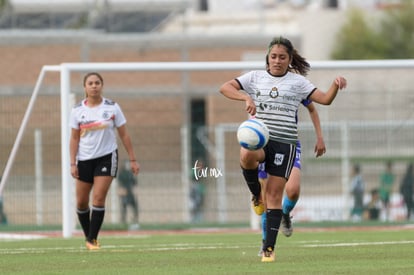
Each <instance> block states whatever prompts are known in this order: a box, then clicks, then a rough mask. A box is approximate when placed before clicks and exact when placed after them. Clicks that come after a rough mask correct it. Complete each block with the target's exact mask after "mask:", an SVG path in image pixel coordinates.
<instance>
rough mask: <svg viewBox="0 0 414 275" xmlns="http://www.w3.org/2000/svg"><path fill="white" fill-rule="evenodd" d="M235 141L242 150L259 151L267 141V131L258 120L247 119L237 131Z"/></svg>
mask: <svg viewBox="0 0 414 275" xmlns="http://www.w3.org/2000/svg"><path fill="white" fill-rule="evenodd" d="M237 140H238V141H239V144H240V145H241V146H242V147H243V148H246V149H248V150H251V151H254V150H258V149H261V148H263V147H264V146H265V145H266V144H267V142H268V141H269V129H268V128H267V126H266V125H265V124H264V123H263V121H261V120H259V119H255V118H251V119H248V120H246V121H244V122H242V124H240V126H239V128H238V129H237Z"/></svg>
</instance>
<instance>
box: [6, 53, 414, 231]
mask: <svg viewBox="0 0 414 275" xmlns="http://www.w3.org/2000/svg"><path fill="white" fill-rule="evenodd" d="M310 64H311V67H312V71H315V70H316V71H317V70H328V69H341V70H342V69H349V70H353V69H356V70H365V69H382V70H385V69H395V68H398V69H413V68H414V60H412V59H410V60H353V61H314V62H310ZM263 68H264V64H263V62H262V61H240V62H239V61H230V62H108V63H99V62H98V63H62V64H60V65H53V66H50V65H45V66H43V67H42V69H41V71H40V74H39V77H38V79H37V82H36V85H35V87H34V90H33V92H32V95H31V98H30V101H29V104H28V106H27V109H26V112H25V114H24V117H23V120H22V122H21V125H20V127H19V130H18V133H17V136H16V139H15V141H14V144H13V147H12V150H11V153H10V155H9V157H8V160H7V163H6V167H5V170H4V173H3V175H2V179H1V182H0V196H1V195H2V193H3V189H4V187H5V185H6V182H7V180H8V177H9V173H10V170H11V167H12V165H13V162H14V159H15V156H16V154H17V151H18V149H19V145H20V142H21V140H22V136H23V133H24V131H25V129H26V127H27V122H28V119H29V117H30V115H31V112H32V110H33V106H34V104H35V102H36V99H37V95H38V93H39V89H40V86H41V84H42V82H43V79H44V77H45V74H46V73H48V72H60V107H61V176H62V234H63V237H65V238H67V237H71V236H72V235H73V233H74V228H75V224H76V223H75V220H74V215H73V213H74V205H73V202H74V196H73V194H74V185H73V179H72V177H71V175H70V171H69V169H68V167H70V157H69V137H70V128H69V114H70V109H71V107H72V106H71V104H72V103H73V99H72V98H71V95H70V94H71V86H72V85H71V74H72V73H75V72H76V73H81V72H89V71H98V72H166V71H168V72H196V71H248V70H256V69H263ZM361 77H363V76H361ZM322 124H324V122H323V121H322ZM182 126H183V128H185V127H186V126H187V125H185V122H184V123H183V125H182ZM222 131H224V129H222ZM183 133H184V134H183V138H182V140H181V142H182V144H181V145H182V157H181V162H182V163H181V167H182V181H183V183H184V184H185V185H187V186H189V183H188V181H189V179H188V177H187V176H186V172H187V170H188V169H189V167H191V165H190V164H189V163H188V162H189V159H190V158H189V157H188V154H189V152H188V151H189V150H188V144H189V140H188V135H189V131H188V130H187V131H183ZM216 138H217V142H219V143H220V142H224V141H223V140H222V139H223V136H222V133H218V134H217V136H216ZM220 140H221V141H220ZM217 145H218V146H222V145H220V144H217ZM347 150H348V149H347ZM213 152H214V150H213ZM223 152H224V150H223V148H222V147H218V149H217V151H216V154H218V155H219V156H216V161H217V163H216V164H217V165H218V166H219V165H220V168H221V167H224V165H225V159H224V158H225V156H224V155H223V156H221V155H220V154H219V153H223ZM343 155H344V156H347V152H343ZM341 169H342V170H343V171H342V173H343V175H345V174H347V173H348V171H345V170H348V169H349V164H348V163H345V164H344V165H343V166H342V168H341ZM346 180H347V179H346V178H344V180H343V184H344V185H345V184H346V183H345V181H346ZM226 184H227V183H226V179H225V178H220V179H219V180H218V189H217V190H218V193H221V192H226ZM218 195H219V196H218V200H219V201H220V205H221V206H220V207H222V208H221V209H219V212H218V216H219V221H220V222H225V221H226V219H227V211H226V207H227V202H226V196H225V194H218ZM184 216H185V215H184Z"/></svg>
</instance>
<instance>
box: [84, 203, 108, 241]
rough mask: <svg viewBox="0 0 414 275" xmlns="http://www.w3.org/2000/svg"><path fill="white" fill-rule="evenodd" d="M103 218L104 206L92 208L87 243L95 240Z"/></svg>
mask: <svg viewBox="0 0 414 275" xmlns="http://www.w3.org/2000/svg"><path fill="white" fill-rule="evenodd" d="M104 216H105V206H92V214H91V227H90V230H89V235H88V241H92V240H97V239H98V234H99V230H101V226H102V223H103V220H104Z"/></svg>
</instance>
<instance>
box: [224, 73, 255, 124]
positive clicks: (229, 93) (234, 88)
mask: <svg viewBox="0 0 414 275" xmlns="http://www.w3.org/2000/svg"><path fill="white" fill-rule="evenodd" d="M220 93H221V94H223V95H224V96H225V97H227V98H229V99H233V100H239V101H244V102H245V103H246V112H248V113H249V114H250V115H252V116H254V115H255V114H256V105H255V104H254V101H253V99H252V98H251V97H250V96H249V95H248V94H247V93H245V92H244V91H241V87H240V84H239V83H238V82H237V81H236V80H234V79H232V80H230V81H227V82H226V83H224V84H223V85H222V86H221V87H220Z"/></svg>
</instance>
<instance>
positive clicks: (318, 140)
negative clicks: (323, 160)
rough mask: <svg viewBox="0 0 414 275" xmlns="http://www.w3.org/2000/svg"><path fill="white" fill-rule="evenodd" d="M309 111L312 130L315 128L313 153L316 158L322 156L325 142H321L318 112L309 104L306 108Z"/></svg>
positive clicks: (324, 150) (321, 135)
mask: <svg viewBox="0 0 414 275" xmlns="http://www.w3.org/2000/svg"><path fill="white" fill-rule="evenodd" d="M306 108H307V109H308V111H309V116H310V117H311V120H312V123H313V128H315V133H316V144H315V148H314V152H315V154H316V157H320V156H322V155H323V154H324V153H325V152H326V147H325V142H324V140H323V134H322V127H321V121H320V119H319V114H318V110H317V109H316V107H315V105H314V104H313V103H312V102H311V103H310V104H308V105H307V106H306Z"/></svg>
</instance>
